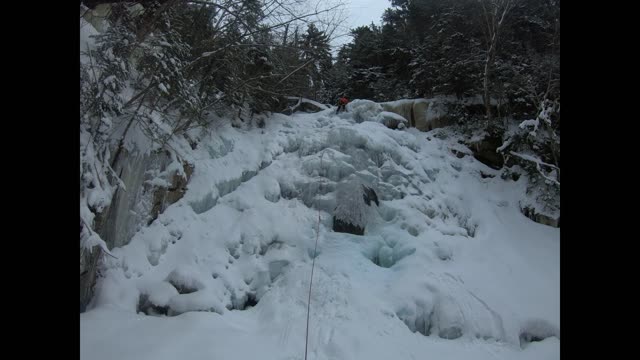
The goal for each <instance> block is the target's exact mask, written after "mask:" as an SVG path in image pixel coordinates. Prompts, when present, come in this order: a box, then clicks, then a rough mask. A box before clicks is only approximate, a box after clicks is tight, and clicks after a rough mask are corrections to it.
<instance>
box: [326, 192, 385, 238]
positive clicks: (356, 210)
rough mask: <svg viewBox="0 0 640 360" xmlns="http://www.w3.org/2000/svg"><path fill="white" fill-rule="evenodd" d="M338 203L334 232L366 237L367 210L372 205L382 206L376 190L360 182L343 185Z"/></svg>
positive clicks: (334, 218) (338, 196) (338, 193)
mask: <svg viewBox="0 0 640 360" xmlns="http://www.w3.org/2000/svg"><path fill="white" fill-rule="evenodd" d="M336 202H337V206H336V208H335V210H334V216H333V231H335V232H343V233H349V234H354V235H364V230H365V226H366V219H367V208H368V207H369V206H372V203H375V204H376V206H379V205H380V203H379V201H378V194H376V192H375V190H373V189H372V188H370V187H368V186H365V185H362V184H360V183H359V182H358V181H353V182H351V183H348V184H342V185H341V188H340V189H338V192H337V199H336Z"/></svg>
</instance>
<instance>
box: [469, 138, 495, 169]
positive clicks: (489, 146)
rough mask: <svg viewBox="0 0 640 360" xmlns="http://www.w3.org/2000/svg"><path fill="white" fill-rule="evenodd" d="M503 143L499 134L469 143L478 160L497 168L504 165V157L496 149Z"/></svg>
mask: <svg viewBox="0 0 640 360" xmlns="http://www.w3.org/2000/svg"><path fill="white" fill-rule="evenodd" d="M501 145H502V139H501V138H500V137H497V136H486V137H485V138H484V139H482V140H479V141H475V142H472V143H470V144H468V146H469V149H471V151H473V157H474V158H475V159H476V160H478V161H480V162H481V163H483V164H485V165H487V166H488V167H490V168H492V169H496V170H499V169H501V168H502V166H503V165H504V158H503V157H502V155H501V154H499V153H498V152H497V151H496V149H498V147H500V146H501Z"/></svg>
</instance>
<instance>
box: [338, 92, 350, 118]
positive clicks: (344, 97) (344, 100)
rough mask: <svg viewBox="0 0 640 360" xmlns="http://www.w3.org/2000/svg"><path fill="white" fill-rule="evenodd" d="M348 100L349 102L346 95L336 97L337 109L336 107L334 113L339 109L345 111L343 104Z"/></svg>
mask: <svg viewBox="0 0 640 360" xmlns="http://www.w3.org/2000/svg"><path fill="white" fill-rule="evenodd" d="M348 102H349V99H347V97H346V96H344V95H342V97H340V99H338V109H336V114H337V113H339V112H340V109H342V110H343V111H347V108H346V107H345V106H346V105H347V103H348Z"/></svg>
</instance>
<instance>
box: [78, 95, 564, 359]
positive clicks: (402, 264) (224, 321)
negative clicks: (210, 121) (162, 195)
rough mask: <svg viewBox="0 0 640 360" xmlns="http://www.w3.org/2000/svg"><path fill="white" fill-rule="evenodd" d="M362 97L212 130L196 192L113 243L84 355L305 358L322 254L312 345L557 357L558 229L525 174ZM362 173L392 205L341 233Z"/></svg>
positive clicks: (400, 353) (198, 156)
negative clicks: (527, 208)
mask: <svg viewBox="0 0 640 360" xmlns="http://www.w3.org/2000/svg"><path fill="white" fill-rule="evenodd" d="M349 106H350V108H349V110H350V111H351V114H353V115H354V116H355V115H356V114H357V116H358V117H359V118H360V119H364V120H363V121H362V122H358V123H355V122H354V121H353V119H351V117H350V116H343V114H340V116H335V115H333V114H332V113H331V111H329V112H320V113H315V114H305V113H298V114H296V115H294V116H292V117H288V116H284V115H274V116H273V117H271V118H270V119H268V121H266V122H265V124H266V127H265V128H264V129H254V130H239V129H236V128H232V127H230V126H228V127H226V126H225V127H222V128H220V129H218V130H217V131H216V132H215V133H212V134H208V135H206V136H203V137H202V140H201V143H200V145H199V146H198V147H197V148H196V150H193V151H191V153H190V156H191V158H192V159H193V161H194V163H195V172H194V175H193V177H192V180H191V182H190V183H189V185H188V190H187V193H186V194H185V197H184V198H183V199H182V200H180V201H178V202H177V203H175V204H173V205H172V206H170V207H169V208H168V209H167V210H166V211H165V212H164V213H163V214H161V215H160V216H158V219H157V220H155V221H154V222H153V223H151V224H150V225H149V226H148V227H144V228H142V229H141V230H140V231H139V232H137V233H136V234H135V235H134V237H133V239H132V240H131V242H130V243H129V244H128V245H126V246H123V247H120V248H115V249H113V254H114V256H115V257H117V259H116V258H112V257H107V258H106V261H105V265H104V268H103V271H102V273H103V277H102V278H101V279H100V281H99V283H98V285H97V289H96V297H95V299H94V302H93V304H92V305H91V307H90V309H89V310H88V311H87V312H85V313H83V314H81V321H80V324H81V349H80V351H81V358H82V359H85V360H88V359H91V360H94V359H95V360H98V359H107V358H114V357H117V358H118V359H154V360H157V359H165V358H166V359H172V358H176V357H180V358H181V359H205V358H225V359H246V358H254V357H260V358H268V359H293V358H300V356H302V350H301V348H300V344H302V343H304V335H305V326H306V324H305V320H306V309H307V296H308V293H307V291H308V284H309V276H310V272H311V260H312V257H313V256H314V255H315V256H316V268H315V272H314V281H313V289H312V293H311V313H310V321H311V323H310V327H309V330H310V331H309V353H310V355H311V357H312V358H317V359H373V360H377V359H390V358H394V359H395V358H399V359H411V358H420V357H424V354H427V353H428V354H429V355H430V356H432V357H435V358H446V359H494V360H495V359H496V358H497V359H505V360H506V359H539V358H545V359H558V358H559V347H560V343H559V244H560V240H559V230H558V229H554V228H550V227H547V226H543V225H540V224H537V223H534V222H532V221H531V220H529V219H527V218H526V217H525V216H523V215H522V214H520V211H519V209H518V206H519V204H518V201H519V199H520V197H521V194H522V193H523V191H524V189H525V188H526V181H504V180H502V179H500V177H498V176H495V177H493V178H483V177H482V174H481V171H486V167H485V166H484V165H483V164H481V163H479V162H477V161H476V160H475V159H473V157H470V156H466V157H463V158H460V159H458V158H457V157H456V156H455V155H454V154H453V153H452V152H451V151H450V150H449V149H450V148H451V147H453V146H454V145H455V144H456V143H455V137H453V136H451V137H448V138H444V137H443V138H442V139H440V138H436V137H430V138H429V139H427V137H426V136H425V134H424V133H422V132H419V131H418V130H416V129H407V131H402V132H400V131H394V130H391V129H388V128H386V127H384V126H380V125H379V124H376V123H374V122H372V121H368V120H367V119H372V118H376V117H377V116H379V115H380V113H382V110H381V108H380V105H379V104H375V103H371V102H366V101H358V100H356V101H354V102H352V103H351V104H349ZM376 122H377V121H376ZM440 130H441V131H443V132H446V131H447V129H440ZM263 131H264V134H263V133H262V132H263ZM356 179H357V180H359V181H362V182H365V183H367V184H371V186H372V187H374V188H375V189H376V192H377V194H378V197H379V199H380V200H381V201H380V206H375V207H370V211H371V212H370V213H369V214H365V215H363V216H362V217H361V218H360V217H359V218H358V219H357V220H362V221H366V222H367V227H366V231H365V234H364V235H363V236H354V235H351V234H345V233H335V232H333V231H331V226H332V221H331V220H332V219H331V215H332V211H333V210H334V209H335V206H336V204H337V203H336V198H337V196H341V195H339V194H338V193H339V192H340V191H341V190H340V189H345V188H347V187H346V185H347V184H348V183H349V182H350V181H354V180H356ZM345 196H346V195H345ZM343 198H344V197H343ZM318 229H319V233H318ZM316 236H318V237H319V242H318V253H317V254H314V251H313V249H314V244H315V239H316ZM556 335H557V336H556ZM246 344H252V346H246ZM523 344H524V345H523ZM107 349H108V351H107Z"/></svg>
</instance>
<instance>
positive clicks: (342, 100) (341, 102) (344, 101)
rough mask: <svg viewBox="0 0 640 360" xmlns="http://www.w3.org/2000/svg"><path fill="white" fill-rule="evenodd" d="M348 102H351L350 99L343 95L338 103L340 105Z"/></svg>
mask: <svg viewBox="0 0 640 360" xmlns="http://www.w3.org/2000/svg"><path fill="white" fill-rule="evenodd" d="M348 102H349V99H347V98H346V97H341V98H340V100H338V103H339V104H340V105H347V103H348Z"/></svg>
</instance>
